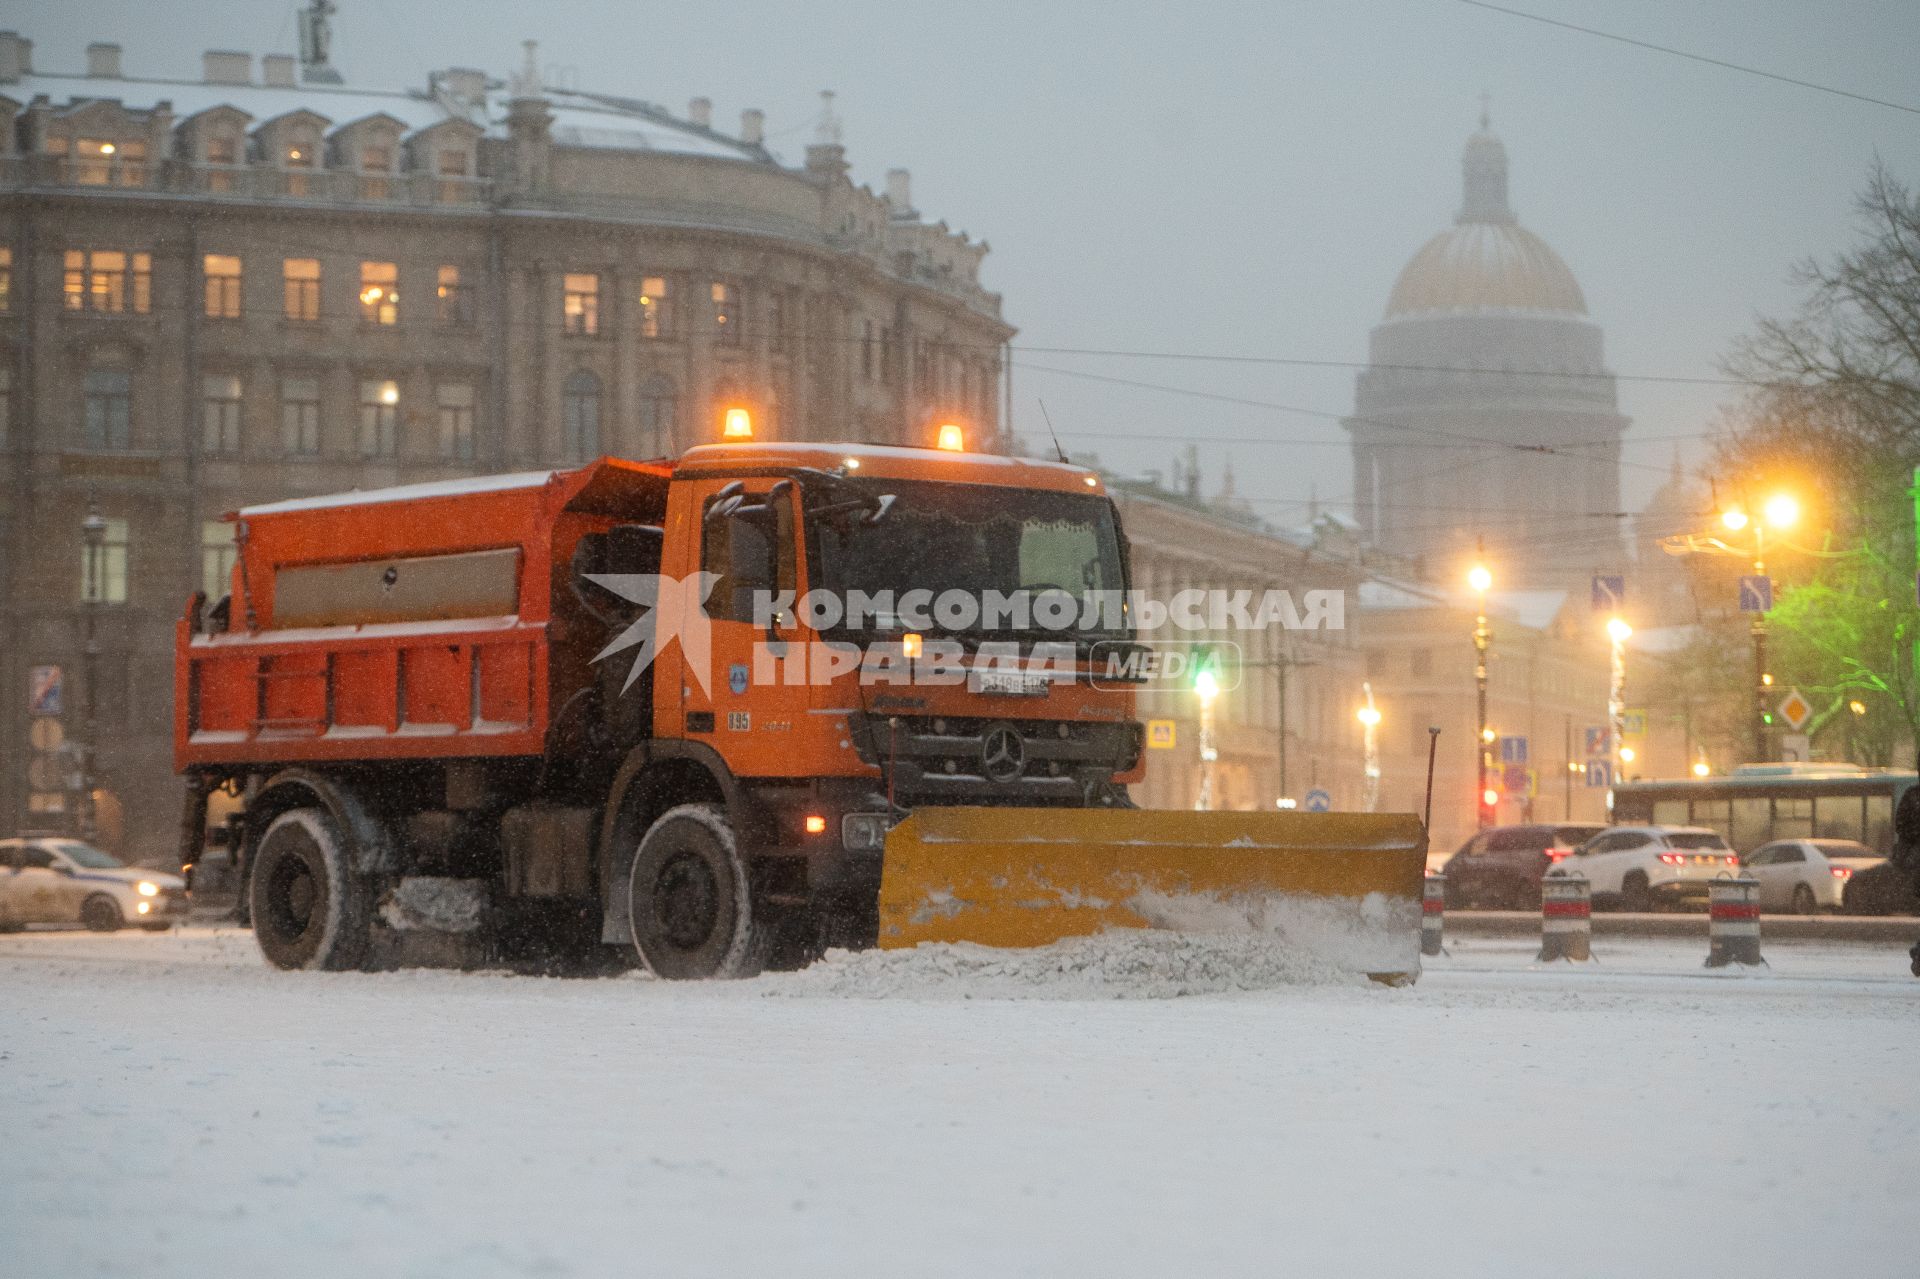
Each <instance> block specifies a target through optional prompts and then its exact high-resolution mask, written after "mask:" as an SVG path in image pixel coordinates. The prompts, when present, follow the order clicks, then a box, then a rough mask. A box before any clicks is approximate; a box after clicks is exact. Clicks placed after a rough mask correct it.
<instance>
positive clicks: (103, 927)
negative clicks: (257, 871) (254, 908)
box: [0, 837, 188, 933]
mask: <svg viewBox="0 0 1920 1279" xmlns="http://www.w3.org/2000/svg"><path fill="white" fill-rule="evenodd" d="M187 908H188V903H187V881H186V880H184V879H182V878H180V876H178V875H169V874H166V873H165V872H163V871H153V870H139V869H137V868H135V867H130V866H123V865H121V863H120V862H119V860H118V859H116V858H115V857H114V856H113V855H112V854H110V853H103V852H101V851H100V850H99V849H97V848H95V847H93V846H92V845H91V844H83V843H81V842H80V841H79V840H77V839H59V838H54V837H48V838H31V839H0V931H8V932H11V931H13V930H14V929H18V928H24V927H26V926H27V925H28V924H85V925H86V926H87V927H88V928H91V929H93V930H94V931H95V932H102V933H110V932H112V931H113V930H114V929H116V928H119V927H120V926H121V925H123V924H138V925H140V926H141V927H142V928H148V929H153V930H155V931H158V930H160V929H163V928H169V927H172V926H173V925H174V924H176V923H179V922H180V921H181V920H183V919H185V918H186V917H187Z"/></svg>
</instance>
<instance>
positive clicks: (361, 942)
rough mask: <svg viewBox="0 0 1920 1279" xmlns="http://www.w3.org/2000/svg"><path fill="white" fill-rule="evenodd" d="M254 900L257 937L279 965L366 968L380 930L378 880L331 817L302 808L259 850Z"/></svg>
mask: <svg viewBox="0 0 1920 1279" xmlns="http://www.w3.org/2000/svg"><path fill="white" fill-rule="evenodd" d="M247 900H248V904H249V907H250V913H251V914H252V916H253V935H254V939H255V940H256V941H258V942H259V943H260V950H261V953H262V954H264V955H266V957H267V959H268V960H269V961H270V962H271V963H272V964H273V965H274V966H275V967H278V968H319V969H327V970H329V971H334V972H339V971H343V970H350V969H356V968H360V967H363V966H364V965H365V963H366V961H367V953H368V948H369V945H370V943H371V940H372V934H373V887H372V885H371V884H369V883H368V882H367V880H366V878H365V877H364V876H362V875H360V874H358V873H357V872H356V871H355V870H354V869H353V852H352V849H351V848H350V847H349V846H348V844H347V840H346V838H345V837H344V836H343V835H342V834H341V832H340V828H339V827H338V826H337V825H336V824H335V823H334V820H333V818H332V816H330V815H329V814H328V813H327V812H326V810H324V809H320V808H296V809H292V810H291V811H289V812H285V813H282V814H280V816H278V817H276V818H274V819H273V821H272V823H271V824H270V825H268V827H267V830H266V833H265V834H264V835H262V836H261V837H260V846H259V847H258V848H257V849H255V850H254V854H253V873H252V875H251V877H250V878H249V882H248V890H247Z"/></svg>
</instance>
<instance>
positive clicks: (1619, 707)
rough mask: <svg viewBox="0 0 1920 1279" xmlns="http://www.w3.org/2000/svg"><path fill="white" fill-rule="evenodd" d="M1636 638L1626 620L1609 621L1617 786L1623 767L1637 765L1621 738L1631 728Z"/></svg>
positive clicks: (1610, 732)
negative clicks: (1631, 653)
mask: <svg viewBox="0 0 1920 1279" xmlns="http://www.w3.org/2000/svg"><path fill="white" fill-rule="evenodd" d="M1632 638H1633V627H1631V626H1629V625H1627V619H1626V618H1624V617H1610V618H1608V619H1607V641H1608V654H1609V657H1610V658H1611V664H1610V666H1609V668H1608V670H1609V674H1610V678H1609V680H1608V682H1607V738H1608V741H1607V745H1608V746H1609V747H1611V748H1612V749H1611V754H1612V756H1613V777H1612V778H1611V779H1610V780H1611V781H1613V782H1616V783H1617V782H1619V781H1620V780H1621V775H1620V766H1621V765H1622V764H1627V763H1631V762H1632V761H1633V751H1632V749H1631V748H1630V747H1628V746H1627V745H1626V744H1625V743H1624V742H1622V741H1621V738H1622V737H1624V736H1625V735H1626V727H1627V641H1628V640H1630V639H1632ZM1607 816H1608V818H1609V819H1611V818H1612V816H1613V787H1612V786H1608V787H1607Z"/></svg>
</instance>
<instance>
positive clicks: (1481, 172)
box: [1386, 117, 1587, 320]
mask: <svg viewBox="0 0 1920 1279" xmlns="http://www.w3.org/2000/svg"><path fill="white" fill-rule="evenodd" d="M1461 168H1462V171H1463V173H1462V176H1463V184H1462V185H1463V186H1464V188H1465V199H1464V200H1463V201H1462V202H1461V208H1460V214H1459V217H1458V218H1457V219H1456V223H1455V225H1454V226H1452V227H1450V228H1448V229H1447V230H1445V231H1442V232H1441V233H1440V234H1439V235H1436V236H1434V237H1433V238H1432V239H1431V240H1429V241H1427V243H1426V244H1425V245H1424V246H1423V247H1422V248H1421V249H1420V251H1419V252H1418V253H1416V254H1414V255H1413V260H1412V261H1411V262H1409V263H1407V265H1406V268H1405V269H1404V270H1402V271H1401V272H1400V278H1399V279H1398V280H1396V281H1394V285H1393V293H1392V295H1391V296H1390V297H1389V298H1388V299H1387V313H1386V318H1387V319H1389V320H1398V319H1405V318H1408V317H1411V316H1422V315H1449V314H1460V313H1472V312H1486V311H1522V312H1547V313H1557V314H1563V315H1585V314H1586V313H1587V300H1586V297H1585V296H1584V295H1583V294H1582V293H1581V292H1580V284H1579V282H1578V281H1577V280H1575V279H1574V278H1573V272H1572V271H1571V270H1569V269H1568V268H1567V264H1566V263H1565V262H1563V261H1561V259H1560V255H1559V254H1557V253H1555V252H1554V251H1553V249H1552V248H1551V247H1549V246H1548V244H1547V242H1546V241H1545V240H1542V239H1541V238H1540V237H1539V236H1537V235H1535V234H1534V233H1533V232H1531V231H1529V230H1527V229H1526V228H1524V227H1522V226H1521V225H1520V224H1519V222H1518V221H1517V220H1516V219H1515V217H1514V214H1513V210H1512V208H1511V207H1510V206H1509V205H1508V203H1507V149H1506V147H1505V146H1503V145H1502V144H1501V142H1500V139H1498V138H1496V137H1494V136H1493V134H1492V133H1491V132H1490V131H1488V129H1487V128H1486V125H1485V120H1484V117H1483V119H1482V126H1481V130H1480V132H1478V133H1476V134H1474V135H1473V137H1471V138H1470V139H1468V141H1467V149H1466V153H1465V155H1464V156H1463V157H1462V163H1461Z"/></svg>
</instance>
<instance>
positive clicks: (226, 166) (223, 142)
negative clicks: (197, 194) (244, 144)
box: [206, 134, 240, 192]
mask: <svg viewBox="0 0 1920 1279" xmlns="http://www.w3.org/2000/svg"><path fill="white" fill-rule="evenodd" d="M239 163H240V148H239V146H238V145H237V144H236V143H235V142H234V140H233V138H232V137H230V136H229V135H227V134H221V135H220V136H219V137H217V138H208V139H207V159H206V165H207V175H206V176H207V190H209V191H213V192H220V191H231V190H233V169H234V167H235V166H237V165H238V164H239Z"/></svg>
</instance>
